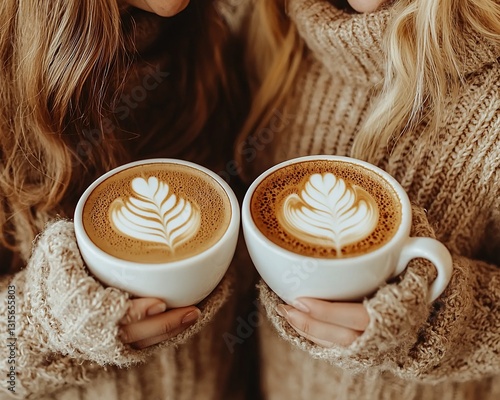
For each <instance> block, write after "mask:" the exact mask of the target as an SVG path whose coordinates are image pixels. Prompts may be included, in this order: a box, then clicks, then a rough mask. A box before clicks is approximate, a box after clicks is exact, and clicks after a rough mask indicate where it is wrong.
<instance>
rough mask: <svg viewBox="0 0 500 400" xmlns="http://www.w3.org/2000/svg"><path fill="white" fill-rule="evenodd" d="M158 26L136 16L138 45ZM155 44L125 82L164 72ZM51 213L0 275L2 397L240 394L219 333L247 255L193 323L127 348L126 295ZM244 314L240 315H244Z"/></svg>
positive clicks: (149, 398) (231, 356)
mask: <svg viewBox="0 0 500 400" xmlns="http://www.w3.org/2000/svg"><path fill="white" fill-rule="evenodd" d="M231 11H232V10H231V9H225V11H224V13H222V12H221V15H223V16H224V17H226V18H231V16H232V13H231ZM158 29H159V25H158V19H157V18H149V17H146V18H145V19H142V20H140V21H138V25H137V28H136V33H137V43H138V44H139V46H142V47H144V48H145V47H147V50H148V55H150V56H151V48H150V42H154V39H155V34H156V33H157V32H158ZM148 46H149V47H148ZM157 50H159V52H158V51H157V52H156V54H155V53H154V52H153V54H152V58H149V59H147V60H145V61H144V62H139V61H138V62H137V63H136V64H135V65H134V66H133V68H134V69H135V70H134V71H132V72H136V75H137V82H135V83H134V81H132V80H131V81H130V82H129V85H130V87H131V88H132V89H133V88H134V87H135V86H137V85H138V84H140V82H142V80H143V79H144V76H146V75H148V74H151V71H156V70H158V71H160V72H164V71H165V69H164V68H165V66H164V64H163V63H164V60H165V57H164V56H163V55H162V54H164V53H165V52H164V51H163V52H162V51H161V48H160V49H157ZM157 55H158V57H157ZM167 57H168V55H167ZM131 76H132V74H131ZM160 77H164V75H162V76H160ZM134 85H135V86H134ZM163 87H164V86H163ZM161 90H164V89H159V90H157V91H150V92H148V96H147V99H146V101H145V102H142V103H140V104H138V107H137V109H136V111H137V112H138V114H140V115H139V116H140V117H145V116H147V118H149V119H153V118H156V121H153V122H159V123H161V118H162V115H163V114H162V113H161V111H160V112H156V114H155V113H154V110H153V112H151V111H152V109H153V106H152V104H153V105H154V107H156V108H158V109H160V107H161V106H163V107H165V97H164V96H165V92H162V91H161ZM126 91H127V89H126V90H125V92H126ZM138 103H139V102H138ZM143 114H144V115H143ZM152 114H153V115H152ZM153 125H154V124H153ZM161 134H162V135H163V134H165V131H163V132H161ZM158 139H160V138H158ZM228 140H229V139H228ZM160 150H161V149H159V148H158V147H155V148H154V149H150V151H151V153H147V149H146V150H143V151H142V152H141V153H140V155H134V154H131V155H130V156H131V159H134V158H135V157H139V156H140V157H148V156H150V157H153V156H155V157H158V156H163V157H169V156H172V155H171V154H168V153H166V152H165V151H160ZM198 150H200V151H198V152H194V151H193V152H190V154H189V157H190V159H192V160H193V161H195V162H199V163H202V164H204V165H206V166H208V167H211V165H207V164H205V161H206V154H203V153H206V152H207V151H208V150H209V148H208V147H207V148H202V149H198ZM199 153H202V154H201V158H200V156H197V155H196V154H199ZM197 157H198V158H197ZM0 162H1V160H0ZM55 212H57V210H55V211H54V212H52V213H48V214H47V215H42V216H40V229H41V230H42V231H43V232H42V233H41V234H40V235H39V236H38V237H37V239H36V241H35V242H34V243H31V241H30V240H29V239H26V238H18V241H19V243H20V245H21V252H20V254H16V255H15V258H16V259H21V260H23V262H24V267H23V268H22V269H21V271H18V272H16V273H13V274H11V275H3V276H1V277H0V343H2V345H1V351H0V353H1V354H0V374H1V376H2V379H1V382H0V399H11V398H17V399H36V400H45V399H46V400H48V399H51V400H95V399H105V400H193V399H203V400H205V399H213V400H219V399H224V398H231V399H233V398H234V399H238V398H240V395H241V391H242V390H243V389H244V383H243V382H244V375H245V374H246V373H247V372H248V369H247V368H245V367H244V365H243V364H242V363H241V362H240V358H241V350H242V349H243V346H241V345H240V344H239V343H236V344H234V343H229V342H228V341H227V340H226V339H225V336H224V334H225V333H228V334H236V332H237V324H236V322H235V321H236V315H237V314H236V313H237V310H241V309H240V307H242V309H243V310H244V311H245V308H246V307H247V305H246V304H250V303H251V301H250V300H251V299H250V300H248V301H247V302H245V303H244V302H242V301H240V300H238V297H237V296H236V295H237V294H238V296H239V297H240V298H241V294H242V293H248V292H249V288H251V284H250V283H249V281H248V279H247V278H246V276H245V272H244V271H242V269H241V268H240V267H239V266H240V265H242V264H244V263H243V262H242V260H241V256H244V255H245V252H244V251H240V252H238V253H237V255H236V257H235V259H234V260H233V263H232V265H231V267H230V269H229V271H228V273H227V274H226V276H225V277H224V279H223V280H222V282H221V283H220V284H219V285H218V287H217V288H216V289H215V290H214V291H213V292H212V293H211V294H210V295H209V296H208V298H207V299H205V300H204V301H202V303H201V304H199V305H198V306H199V308H200V309H201V312H202V314H201V317H200V319H199V320H198V321H197V322H196V324H195V325H193V326H191V327H190V328H189V329H188V330H186V331H185V332H184V333H182V334H180V335H178V336H176V337H174V338H172V339H170V340H168V341H166V342H164V343H162V344H159V345H155V346H152V347H150V348H148V349H146V350H140V351H139V350H134V349H132V348H131V347H130V346H125V345H123V344H122V343H121V342H120V340H119V339H118V338H117V331H118V321H120V319H121V318H122V317H123V316H124V314H125V313H126V310H127V307H128V298H129V296H128V295H127V294H126V293H124V292H122V291H119V290H117V289H113V288H105V287H104V286H103V285H101V284H100V283H99V282H98V281H96V280H95V279H94V278H93V277H92V276H91V275H90V274H89V272H88V270H87V269H86V266H85V265H84V263H83V261H82V259H81V256H80V253H79V250H78V247H77V244H76V241H75V236H74V230H73V223H72V222H71V221H70V220H68V219H56V220H54V219H53V215H54V213H55ZM51 219H52V220H51ZM47 220H51V221H50V222H49V223H46V221H47ZM26 236H27V237H29V235H26ZM2 254H3V252H2V249H0V257H2ZM0 262H2V263H3V264H2V265H0V267H2V268H1V269H2V271H6V270H8V269H9V268H8V267H9V266H8V265H6V264H7V260H5V259H3V260H0ZM207 268H209V266H208V265H207ZM244 311H238V312H240V313H241V314H242V315H244Z"/></svg>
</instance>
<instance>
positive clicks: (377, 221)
mask: <svg viewBox="0 0 500 400" xmlns="http://www.w3.org/2000/svg"><path fill="white" fill-rule="evenodd" d="M251 210H252V217H253V219H254V221H255V224H256V225H257V227H258V229H259V230H260V231H261V232H262V233H263V234H264V235H265V236H266V237H267V238H268V239H270V240H271V241H273V242H274V243H276V244H278V245H279V246H281V247H284V248H285V249H287V250H291V251H293V252H296V253H298V254H303V255H308V256H314V257H320V258H340V257H351V256H356V255H361V254H365V253H367V252H370V251H373V250H374V249H376V248H379V247H380V246H383V245H384V243H386V242H387V241H389V240H390V239H391V237H392V236H393V235H394V234H395V232H396V231H397V229H398V226H399V224H400V220H401V207H400V203H399V199H398V196H397V194H396V192H395V191H394V190H393V189H392V187H391V186H390V185H389V184H388V183H387V182H385V180H384V179H383V178H382V177H380V176H378V175H377V174H376V173H375V172H373V171H370V170H368V169H363V167H361V166H359V165H354V164H349V163H345V162H336V161H325V160H317V161H311V162H303V163H297V164H293V165H290V166H287V167H283V168H281V169H279V170H278V171H275V172H274V173H273V174H272V175H270V176H268V177H267V178H266V179H265V180H263V182H262V183H261V184H260V185H259V186H258V187H257V189H256V190H255V192H254V194H253V196H252V201H251Z"/></svg>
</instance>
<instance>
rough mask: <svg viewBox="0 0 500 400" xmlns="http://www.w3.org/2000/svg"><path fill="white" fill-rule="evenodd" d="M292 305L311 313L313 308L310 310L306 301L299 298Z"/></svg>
mask: <svg viewBox="0 0 500 400" xmlns="http://www.w3.org/2000/svg"><path fill="white" fill-rule="evenodd" d="M292 306H294V307H295V308H296V309H297V310H299V311H302V312H303V313H309V312H310V311H311V310H309V307H307V306H306V305H305V304H304V303H302V302H301V301H299V300H295V301H294V302H293V303H292Z"/></svg>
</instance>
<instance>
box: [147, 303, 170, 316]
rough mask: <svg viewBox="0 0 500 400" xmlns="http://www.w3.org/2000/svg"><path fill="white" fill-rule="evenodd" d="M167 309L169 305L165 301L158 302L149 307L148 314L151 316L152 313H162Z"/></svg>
mask: <svg viewBox="0 0 500 400" xmlns="http://www.w3.org/2000/svg"><path fill="white" fill-rule="evenodd" d="M166 310H167V305H166V304H165V303H157V304H155V305H153V306H151V307H149V308H148V309H147V311H146V315H147V316H148V317H151V316H152V315H157V314H161V313H162V312H165V311H166Z"/></svg>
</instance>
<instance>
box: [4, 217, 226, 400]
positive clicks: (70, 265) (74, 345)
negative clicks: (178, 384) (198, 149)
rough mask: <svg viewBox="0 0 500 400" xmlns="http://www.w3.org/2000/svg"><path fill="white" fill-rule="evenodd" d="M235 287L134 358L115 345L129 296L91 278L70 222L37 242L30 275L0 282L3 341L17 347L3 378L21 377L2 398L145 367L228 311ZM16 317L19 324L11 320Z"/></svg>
mask: <svg viewBox="0 0 500 400" xmlns="http://www.w3.org/2000/svg"><path fill="white" fill-rule="evenodd" d="M229 282H230V278H229V277H228V276H226V278H225V279H224V280H223V281H222V282H221V284H220V285H219V286H218V287H217V288H216V289H215V291H214V292H213V293H212V294H211V295H210V296H209V298H207V299H206V300H205V301H204V302H203V303H202V304H200V309H201V310H202V317H201V318H200V320H199V321H198V322H197V323H196V324H195V325H193V326H192V327H190V328H189V329H188V330H186V331H185V332H184V333H182V334H181V335H178V336H176V337H175V338H173V339H171V340H169V341H167V342H164V343H162V344H160V345H157V346H153V347H150V348H148V349H146V350H142V351H138V350H134V349H132V348H131V347H129V346H126V345H123V344H122V343H121V342H120V341H119V340H118V338H117V333H118V321H119V320H120V319H121V318H122V317H123V316H124V315H125V313H126V311H127V307H128V305H129V302H128V295H127V294H126V293H124V292H122V291H119V290H117V289H114V288H105V287H103V286H102V285H101V284H100V283H99V282H97V281H96V280H95V279H94V278H93V277H91V276H90V275H89V274H88V273H87V270H86V268H85V266H84V264H83V262H82V259H81V257H80V253H79V250H78V247H77V244H76V241H75V237H74V231H73V223H72V222H69V221H64V220H60V221H56V222H53V223H51V224H49V225H48V226H47V227H46V229H45V231H44V232H43V234H42V235H40V237H39V238H38V239H37V241H36V243H35V245H34V249H33V253H32V256H31V259H30V260H29V263H28V265H27V267H26V268H25V269H23V270H22V271H21V272H19V273H17V274H15V275H12V276H5V277H3V278H2V279H1V281H0V284H1V286H0V287H1V295H0V296H1V299H0V315H2V316H3V317H2V318H1V320H0V340H1V342H2V343H5V344H11V346H10V347H9V350H8V352H9V354H8V355H7V356H5V355H4V357H2V358H1V359H0V371H1V374H2V376H4V377H6V376H8V373H9V371H13V373H14V374H15V375H13V379H12V385H7V384H5V382H4V384H2V385H0V395H1V394H2V393H3V394H11V395H12V396H13V397H14V398H16V397H17V398H23V399H24V398H27V399H31V398H39V397H40V396H42V395H44V394H48V393H52V392H54V391H56V390H58V389H60V388H61V387H64V386H73V385H79V384H84V383H88V381H89V380H90V379H91V378H92V377H93V376H95V375H96V374H99V373H102V372H103V371H104V370H105V368H104V367H106V366H119V367H126V366H129V365H132V364H135V363H139V362H141V361H144V360H146V358H147V357H148V356H149V355H150V354H151V353H152V352H154V351H156V350H158V347H163V346H169V345H178V344H181V343H184V342H185V341H186V340H187V339H188V338H190V337H191V336H192V335H193V334H195V333H197V332H199V331H200V330H201V328H202V327H203V326H204V325H206V323H207V322H208V321H209V320H210V319H211V318H212V317H213V315H214V314H215V312H216V311H217V310H218V309H219V308H220V306H221V305H222V304H223V302H224V299H225V298H226V297H227V295H228V293H229V290H230V289H229ZM9 300H11V301H10V302H9ZM9 306H10V308H9ZM12 310H14V311H12ZM10 315H14V316H15V317H13V318H11V320H8V318H7V316H10ZM9 323H10V325H8V324H9ZM4 349H5V346H4ZM9 356H11V357H10V358H9ZM10 360H12V361H10ZM4 381H5V380H4ZM9 388H10V389H9ZM2 398H3V397H2Z"/></svg>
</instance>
